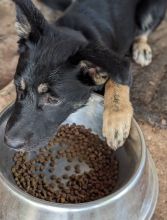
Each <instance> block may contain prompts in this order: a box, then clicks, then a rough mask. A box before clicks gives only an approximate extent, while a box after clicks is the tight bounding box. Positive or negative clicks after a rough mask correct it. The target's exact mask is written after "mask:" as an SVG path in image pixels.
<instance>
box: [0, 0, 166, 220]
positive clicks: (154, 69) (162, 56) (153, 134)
mask: <svg viewBox="0 0 167 220" xmlns="http://www.w3.org/2000/svg"><path fill="white" fill-rule="evenodd" d="M14 20H15V12H14V7H13V4H12V3H11V2H10V1H7V0H1V1H0V110H1V109H2V108H3V107H4V106H6V105H7V104H8V103H9V102H10V101H11V99H13V97H14V91H13V90H12V89H11V88H12V87H11V86H9V87H8V89H7V92H6V90H5V92H4V89H3V88H4V87H5V86H6V85H7V84H8V83H9V82H10V81H11V80H12V78H13V75H14V72H15V67H16V63H17V59H18V56H17V44H16V42H17V36H16V33H15V28H14ZM150 44H151V45H152V49H153V62H152V64H151V65H150V66H148V67H145V68H141V67H139V66H137V65H135V64H133V66H132V71H133V76H134V82H133V86H132V91H131V96H132V102H133V105H134V108H135V118H136V119H137V121H138V122H139V124H140V126H141V128H142V130H143V133H144V135H145V139H146V143H147V146H148V148H149V150H150V152H151V155H152V157H153V159H154V162H155V164H156V167H157V171H158V176H159V184H160V193H159V199H158V204H157V207H156V211H155V214H154V216H153V218H152V220H167V159H166V157H167V59H166V57H167V19H165V20H164V21H163V23H162V24H161V26H160V27H159V28H158V30H157V31H156V32H155V33H153V34H152V36H151V37H150ZM5 88H6V87H5ZM2 89H3V90H2Z"/></svg>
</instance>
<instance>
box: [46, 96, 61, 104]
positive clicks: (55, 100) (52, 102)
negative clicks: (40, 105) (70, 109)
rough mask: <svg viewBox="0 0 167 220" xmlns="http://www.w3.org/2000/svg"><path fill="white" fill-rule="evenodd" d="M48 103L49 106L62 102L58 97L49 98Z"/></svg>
mask: <svg viewBox="0 0 167 220" xmlns="http://www.w3.org/2000/svg"><path fill="white" fill-rule="evenodd" d="M47 103H49V104H59V103H60V100H59V99H58V98H57V97H54V96H48V97H47Z"/></svg>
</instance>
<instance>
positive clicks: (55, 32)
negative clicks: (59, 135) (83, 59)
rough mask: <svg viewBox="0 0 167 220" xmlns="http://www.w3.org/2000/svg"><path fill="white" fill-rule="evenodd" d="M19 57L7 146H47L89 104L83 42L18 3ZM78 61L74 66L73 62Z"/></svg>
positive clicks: (29, 4)
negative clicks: (81, 53)
mask: <svg viewBox="0 0 167 220" xmlns="http://www.w3.org/2000/svg"><path fill="white" fill-rule="evenodd" d="M14 2H15V3H16V9H17V22H16V27H17V31H18V34H19V37H20V39H19V51H20V57H19V61H18V65H17V69H16V74H15V86H16V91H17V98H16V102H15V105H14V110H13V112H12V115H11V117H10V118H9V120H8V122H7V126H6V132H5V141H6V142H7V144H8V145H9V146H10V147H12V148H15V149H23V148H25V149H26V150H30V149H32V148H36V147H39V146H44V145H45V144H46V143H47V142H48V140H49V139H50V138H51V137H52V136H53V135H54V133H55V132H56V130H57V128H58V126H59V125H60V124H61V123H62V122H63V121H64V120H65V119H66V118H67V117H68V116H69V115H70V114H71V113H72V112H74V111H76V110H77V109H78V108H80V107H81V106H83V105H84V104H85V103H86V102H87V101H88V99H89V97H90V94H91V91H92V86H90V85H88V84H87V82H85V81H84V82H83V81H82V78H83V77H82V76H81V75H82V74H83V72H82V69H81V67H80V65H79V63H78V62H79V61H77V60H76V59H73V58H74V57H75V55H76V54H77V52H78V51H79V50H80V49H83V48H84V47H85V46H86V45H87V41H86V40H85V39H84V37H83V36H82V35H81V34H80V33H78V32H76V31H71V30H67V29H60V30H59V29H58V28H55V29H54V27H52V26H50V25H49V24H48V23H47V21H46V20H45V19H44V17H43V16H42V14H41V13H40V12H39V11H38V10H37V9H36V8H35V6H34V5H33V4H32V2H31V1H29V0H24V1H22V0H14ZM74 61H75V62H74Z"/></svg>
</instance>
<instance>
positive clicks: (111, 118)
mask: <svg viewBox="0 0 167 220" xmlns="http://www.w3.org/2000/svg"><path fill="white" fill-rule="evenodd" d="M132 114H133V113H130V114H129V113H126V112H122V113H121V112H118V113H113V112H112V113H111V114H110V113H108V112H106V111H104V115H103V136H104V137H105V138H106V141H107V144H108V145H109V146H110V147H111V148H112V149H113V150H117V148H119V147H121V146H122V145H123V144H124V142H125V140H126V139H127V137H128V136H129V131H130V127H131V120H132Z"/></svg>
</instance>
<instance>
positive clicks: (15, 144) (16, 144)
mask: <svg viewBox="0 0 167 220" xmlns="http://www.w3.org/2000/svg"><path fill="white" fill-rule="evenodd" d="M4 141H5V143H6V144H7V145H8V146H9V147H10V148H13V149H21V148H22V147H23V146H24V145H25V141H24V140H22V139H19V138H15V137H12V138H11V137H8V136H7V135H5V137H4Z"/></svg>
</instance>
